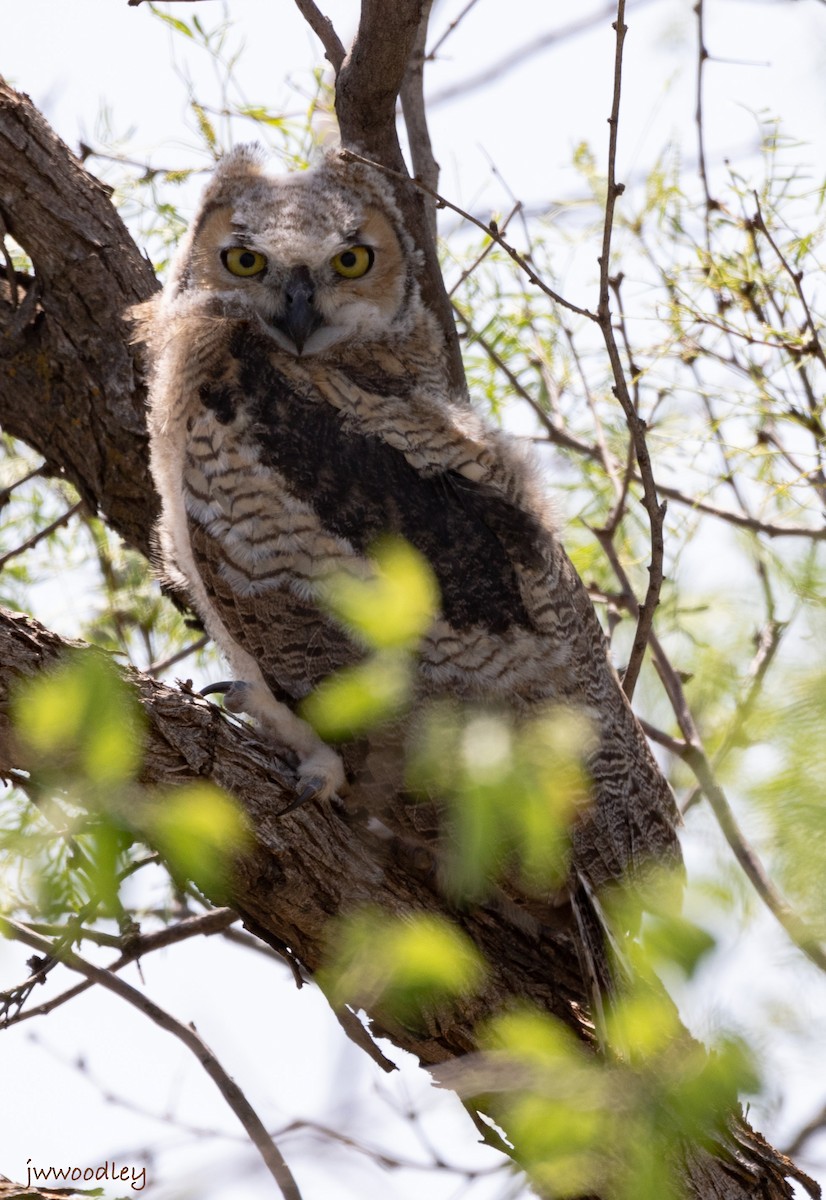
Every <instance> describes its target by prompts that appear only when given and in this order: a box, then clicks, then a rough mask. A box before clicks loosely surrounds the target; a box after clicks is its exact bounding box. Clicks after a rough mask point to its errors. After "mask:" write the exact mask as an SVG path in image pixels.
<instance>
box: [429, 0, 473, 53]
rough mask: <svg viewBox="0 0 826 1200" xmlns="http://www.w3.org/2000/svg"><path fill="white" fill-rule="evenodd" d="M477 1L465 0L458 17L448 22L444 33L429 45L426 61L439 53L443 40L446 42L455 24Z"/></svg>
mask: <svg viewBox="0 0 826 1200" xmlns="http://www.w3.org/2000/svg"><path fill="white" fill-rule="evenodd" d="M478 3H479V0H468V2H467V4H466V5H465V7H464V8H463V9H462V11H461V12H460V13H459V15H458V17H456V18H455V19H454V20H453V21H451V22H450V24H449V25H448V27H447V29H446V30H445V31H444V33H443V34H442V36H441V37H440V38H438V39H437V40H436V41H435V42H434V43H433V45H432V46H431V48H430V49H429V50H428V52H427V61H428V62H432V61H433V59H434V58H435V57H436V55H437V54H438V53H439V51H440V50H441V48H442V46H443V45H444V44H445V42H446V41H447V39H448V38H449V37H450V35H451V34H452V33H453V31H454V30H455V29H456V28H457V26H459V25H460V24H461V23H462V21H463V20H464V19H465V17H466V16H467V15H468V13H469V12H470V10H471V9H472V8H474V7H475V6H476V5H477V4H478Z"/></svg>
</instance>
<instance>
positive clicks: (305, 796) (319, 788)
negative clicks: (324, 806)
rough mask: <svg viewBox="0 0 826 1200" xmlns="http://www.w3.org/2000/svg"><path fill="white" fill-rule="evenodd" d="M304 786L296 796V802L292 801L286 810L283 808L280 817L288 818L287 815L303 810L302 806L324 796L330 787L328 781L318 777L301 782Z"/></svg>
mask: <svg viewBox="0 0 826 1200" xmlns="http://www.w3.org/2000/svg"><path fill="white" fill-rule="evenodd" d="M299 782H303V784H304V786H303V787H302V789H301V791H300V792H299V793H298V795H297V796H296V798H295V800H292V801H290V803H289V804H288V805H287V807H286V808H282V809H281V812H280V813H278V816H279V817H286V815H287V813H291V812H295V810H296V809H297V808H301V806H302V804H306V803H307V801H308V800H315V799H316V798H317V797H319V796H322V795H323V794H324V792H325V790H326V788H327V786H328V780H326V779H324V778H323V777H322V776H319V775H316V776H314V777H313V778H312V779H305V780H303V781H302V780H299Z"/></svg>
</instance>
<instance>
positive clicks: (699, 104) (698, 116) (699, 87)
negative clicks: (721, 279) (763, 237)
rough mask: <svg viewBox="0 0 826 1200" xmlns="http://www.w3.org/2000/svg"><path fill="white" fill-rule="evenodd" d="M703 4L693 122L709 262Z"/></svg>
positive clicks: (698, 11) (697, 11)
mask: <svg viewBox="0 0 826 1200" xmlns="http://www.w3.org/2000/svg"><path fill="white" fill-rule="evenodd" d="M703 2H704V0H697V3H696V4H695V5H694V12H695V14H696V17H697V83H696V93H695V106H694V120H695V123H696V125H697V171H698V173H699V175H700V182H701V183H702V185H703V196H704V198H705V211H704V228H705V237H706V253H707V254H708V255H709V260H710V257H711V222H710V218H711V213H712V210H713V209H715V208H719V205H718V203H717V201H716V200H712V198H711V192H710V190H709V186H708V170H707V167H706V149H705V125H704V123H703V74H704V70H705V65H706V63H707V62H708V57H709V55H708V50H707V48H706V43H705V23H704V17H705V12H704V9H703ZM709 265H710V261H709Z"/></svg>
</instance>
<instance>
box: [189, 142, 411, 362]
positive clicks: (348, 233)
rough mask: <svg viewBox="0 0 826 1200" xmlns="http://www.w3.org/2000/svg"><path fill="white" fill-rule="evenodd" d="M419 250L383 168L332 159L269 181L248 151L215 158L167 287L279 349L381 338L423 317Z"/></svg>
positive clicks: (303, 352)
mask: <svg viewBox="0 0 826 1200" xmlns="http://www.w3.org/2000/svg"><path fill="white" fill-rule="evenodd" d="M418 267H419V255H418V252H417V251H416V250H415V249H414V247H413V244H412V241H411V239H410V237H409V235H408V234H407V232H406V231H405V229H404V225H403V222H402V218H401V214H400V212H399V209H398V207H397V206H396V203H395V201H394V199H393V196H392V192H391V190H390V187H389V186H388V184H387V182H386V180H385V179H384V177H383V176H382V175H381V173H380V172H379V171H377V170H375V169H372V168H370V167H365V166H364V165H362V164H359V163H354V162H346V161H344V160H343V159H342V158H341V157H340V156H339V155H336V154H332V155H329V156H328V157H327V158H325V159H324V160H323V161H322V162H321V163H320V164H319V165H318V166H317V167H315V168H313V169H312V170H307V171H300V172H296V173H294V174H291V175H286V176H281V177H273V176H271V175H268V174H267V173H266V172H265V170H264V167H263V153H262V151H261V150H260V148H259V147H256V146H239V147H237V148H236V149H235V150H233V151H231V152H230V153H229V154H227V155H225V157H224V158H223V159H221V161H220V163H219V165H218V167H217V169H216V171H215V173H214V175H213V177H212V180H211V182H210V183H209V185H208V186H207V188H206V190H205V192H204V196H203V200H202V203H201V207H200V210H199V212H198V214H197V217H196V219H195V221H194V222H193V225H192V227H191V229H190V232H189V234H188V235H187V237H186V239H185V241H184V242H183V244H182V245H181V248H180V250H179V251H178V255H177V257H176V261H175V264H174V266H173V270H172V275H171V278H170V281H169V283H168V284H167V287H166V300H167V303H169V304H171V305H178V304H180V303H181V302H184V303H186V301H188V300H191V301H192V302H193V303H195V304H196V305H197V303H198V300H199V299H200V300H205V301H207V302H208V303H209V305H210V309H211V311H213V312H214V311H215V310H216V306H217V308H218V310H219V311H220V312H221V313H222V314H224V315H226V316H230V317H239V316H242V317H245V318H247V319H253V320H255V322H256V323H257V325H259V326H260V328H261V329H262V330H264V331H265V332H266V333H267V334H268V336H269V337H270V338H272V340H273V342H274V343H276V344H277V345H278V346H279V347H280V348H281V349H282V350H284V351H286V352H287V353H289V354H291V355H295V356H296V357H302V356H310V355H323V354H324V353H325V351H327V350H329V349H330V348H332V347H336V346H339V345H340V344H341V343H342V342H345V341H347V342H357V343H359V344H364V343H365V342H371V341H373V342H375V341H383V342H388V341H392V340H393V339H397V338H399V337H402V336H404V335H405V334H406V333H409V332H410V331H411V329H412V327H413V325H414V324H415V323H416V321H417V320H419V319H420V318H421V312H422V304H421V298H420V294H419V289H418V284H417V282H416V270H417V269H418Z"/></svg>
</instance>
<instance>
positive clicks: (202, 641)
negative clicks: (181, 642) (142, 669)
mask: <svg viewBox="0 0 826 1200" xmlns="http://www.w3.org/2000/svg"><path fill="white" fill-rule="evenodd" d="M209 640H210V639H209V634H207V633H205V634H204V635H203V637H199V638H198V640H197V641H196V642H191V643H190V645H188V646H184V648H183V650H179V651H178V652H177V654H170V656H169V657H168V658H161V659H157V660H156V661H155V662H153V663H151V664H150V665H149V666H148V667H147V669H146V674H147V675H151V676H152V678H153V679H157V678H158V677H159V676H160V675H162V674H163V673H164V671H168V670H169V668H170V667H175V666H177V665H178V663H179V662H183V660H184V659H185V658H189V656H190V654H197V652H198V651H199V650H203V648H204V647H205V646H208V645H209Z"/></svg>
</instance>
